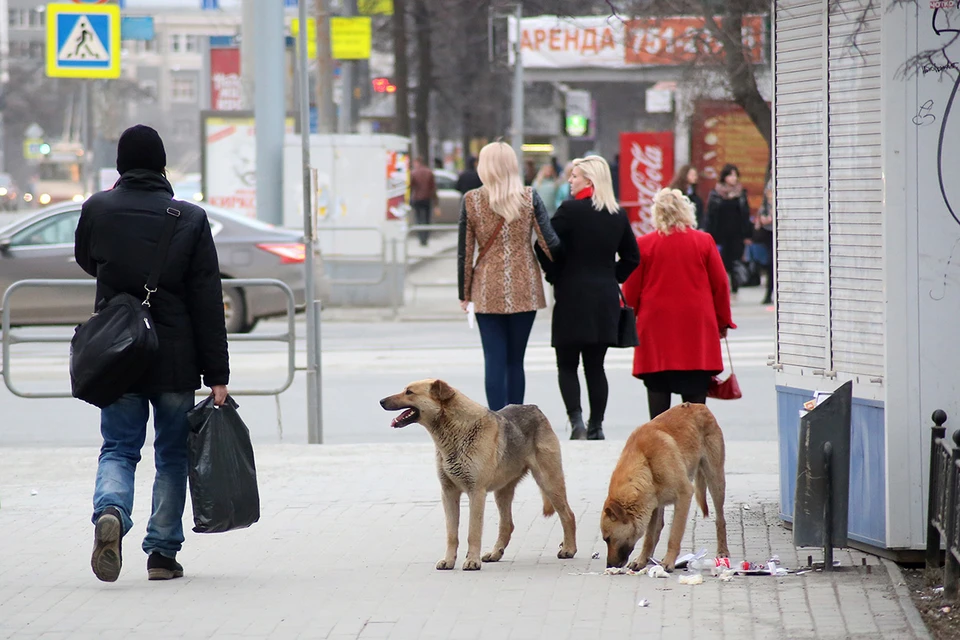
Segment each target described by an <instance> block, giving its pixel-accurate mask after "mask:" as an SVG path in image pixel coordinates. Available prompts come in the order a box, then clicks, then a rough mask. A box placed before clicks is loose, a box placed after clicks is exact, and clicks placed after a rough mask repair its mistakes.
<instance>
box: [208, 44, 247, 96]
mask: <svg viewBox="0 0 960 640" xmlns="http://www.w3.org/2000/svg"><path fill="white" fill-rule="evenodd" d="M210 108H211V109H213V110H214V111H238V110H240V109H242V108H243V82H242V80H241V77H240V48H239V47H211V48H210Z"/></svg>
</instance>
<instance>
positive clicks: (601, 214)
mask: <svg viewBox="0 0 960 640" xmlns="http://www.w3.org/2000/svg"><path fill="white" fill-rule="evenodd" d="M570 193H571V194H573V199H572V200H567V201H565V202H564V203H563V204H562V205H560V208H559V209H557V213H556V214H555V215H554V217H553V227H554V230H555V231H556V232H557V235H558V236H559V237H560V252H559V255H558V256H555V257H556V261H555V262H550V261H549V260H546V259H545V256H543V255H542V253H540V252H539V249H538V255H540V256H541V263H542V264H543V266H544V271H545V272H546V275H547V280H548V281H549V282H550V283H552V284H553V286H554V299H555V301H556V302H555V304H554V307H553V338H552V343H551V344H552V345H553V347H554V349H555V350H556V352H557V368H558V370H559V372H558V375H559V381H560V394H561V395H562V396H563V403H564V405H566V409H567V415H568V416H569V418H570V424H571V427H572V432H571V434H570V439H571V440H603V439H604V435H603V414H604V411H605V410H606V407H607V396H608V387H607V377H606V373H605V372H604V370H603V361H604V358H605V357H606V354H607V348H608V347H610V346H612V345H614V344H616V341H617V326H618V323H619V318H620V287H619V283H622V282H624V281H625V280H626V279H627V277H628V276H629V275H630V274H631V273H632V272H633V270H634V269H636V268H637V265H639V264H640V252H639V250H638V249H637V241H636V238H635V237H634V235H633V230H632V229H631V228H630V222H629V221H628V220H627V216H626V215H625V214H624V213H623V212H622V211H621V210H620V207H619V205H618V204H617V201H616V199H615V198H614V196H613V184H612V181H611V178H610V167H609V166H608V165H607V162H606V160H604V159H603V158H601V157H599V156H589V157H587V158H583V159H581V160H576V161H574V166H573V171H572V172H571V174H570ZM618 254H619V257H620V259H619V260H617V256H618ZM581 356H582V358H583V369H584V374H585V376H586V379H587V391H588V395H589V397H590V419H589V421H588V426H585V425H584V423H583V412H582V410H581V408H580V381H579V378H578V375H577V369H578V368H579V366H580V358H581Z"/></svg>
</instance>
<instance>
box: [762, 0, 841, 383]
mask: <svg viewBox="0 0 960 640" xmlns="http://www.w3.org/2000/svg"><path fill="white" fill-rule="evenodd" d="M827 1H828V0H777V2H776V21H775V33H774V38H775V45H774V56H775V60H776V62H775V66H774V68H775V70H776V71H775V77H774V104H773V109H774V123H775V126H774V132H775V147H774V171H775V173H774V175H775V185H774V188H775V192H774V199H775V203H776V219H775V223H774V224H775V229H776V261H777V264H776V268H777V280H776V285H777V361H778V362H779V364H780V365H783V366H794V367H804V368H812V369H817V370H821V371H822V370H825V369H826V368H827V326H826V325H827V300H828V297H827V277H826V266H825V260H824V253H825V252H824V247H825V242H824V240H825V234H826V230H825V228H824V211H825V210H826V203H825V202H824V183H825V181H826V175H825V166H826V149H825V131H824V129H825V115H826V109H825V101H826V95H825V90H824V88H825V83H824V75H825V73H826V69H825V64H826V63H825V42H824V37H825V34H824V17H825V16H826V4H827Z"/></svg>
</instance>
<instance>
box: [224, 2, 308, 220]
mask: <svg viewBox="0 0 960 640" xmlns="http://www.w3.org/2000/svg"><path fill="white" fill-rule="evenodd" d="M254 15H255V18H256V25H257V28H256V38H254V42H253V45H254V47H255V55H256V60H257V62H256V67H255V69H254V85H255V87H256V92H255V95H254V101H253V104H254V122H255V130H256V135H257V219H258V220H262V221H263V222H268V223H271V224H275V225H282V224H283V207H282V206H281V205H282V203H283V138H284V135H285V132H284V129H285V127H284V121H285V120H286V113H285V111H286V108H285V107H286V105H285V104H284V103H285V100H284V95H285V94H284V88H283V82H284V77H285V74H284V64H283V62H284V33H283V29H284V27H283V4H282V3H280V2H257V3H255V14H254ZM251 33H252V32H246V33H245V34H244V38H243V42H247V43H248V44H249V40H250V39H251V38H250V37H249V36H250V34H251ZM241 64H242V62H241ZM308 122H309V121H308ZM304 124H305V125H306V124H307V123H304Z"/></svg>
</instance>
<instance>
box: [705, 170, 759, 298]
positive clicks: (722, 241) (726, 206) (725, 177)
mask: <svg viewBox="0 0 960 640" xmlns="http://www.w3.org/2000/svg"><path fill="white" fill-rule="evenodd" d="M707 230H708V231H709V232H710V235H712V236H713V239H714V240H715V241H716V243H717V247H719V249H720V256H721V257H722V258H723V267H724V268H725V269H726V270H727V277H728V278H729V280H730V291H731V292H732V293H734V294H735V293H737V290H738V289H739V288H740V283H739V282H738V280H737V277H736V274H735V272H734V268H735V266H736V264H737V263H738V262H740V261H741V260H742V259H743V249H744V240H746V239H747V238H749V237H750V236H751V235H752V234H753V223H752V222H751V221H750V205H749V204H748V202H747V190H746V189H745V188H744V187H743V185H742V184H741V183H740V171H739V170H738V169H737V167H736V165H732V164H728V165H725V166H724V167H723V169H722V170H721V171H720V180H719V182H717V186H715V187H714V188H713V191H711V192H710V197H709V198H708V199H707Z"/></svg>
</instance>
